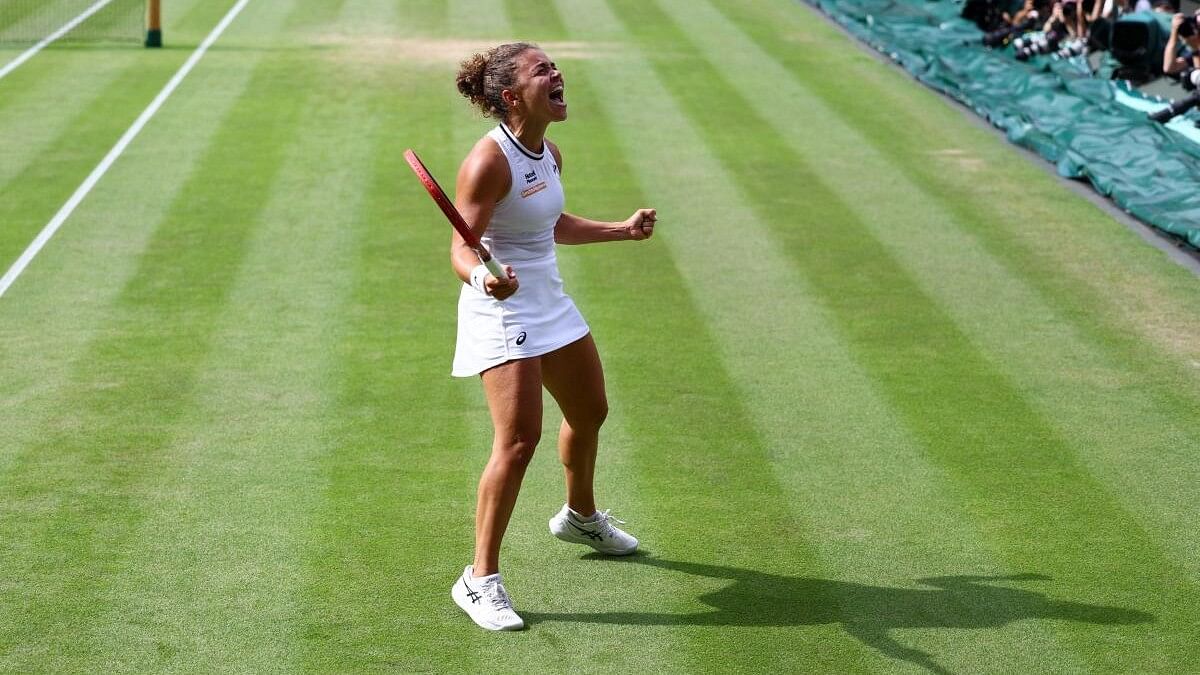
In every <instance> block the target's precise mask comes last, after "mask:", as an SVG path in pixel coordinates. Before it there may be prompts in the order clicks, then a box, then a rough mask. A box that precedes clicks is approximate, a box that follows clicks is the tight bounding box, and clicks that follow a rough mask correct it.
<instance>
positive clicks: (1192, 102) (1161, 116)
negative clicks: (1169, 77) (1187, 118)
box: [1147, 85, 1200, 124]
mask: <svg viewBox="0 0 1200 675" xmlns="http://www.w3.org/2000/svg"><path fill="white" fill-rule="evenodd" d="M1192 86H1193V87H1195V85H1192ZM1197 104H1200V92H1193V93H1192V95H1191V96H1188V97H1187V98H1185V99H1183V100H1181V101H1175V102H1174V103H1172V104H1171V105H1169V106H1167V107H1166V108H1163V109H1162V110H1159V111H1158V112H1155V113H1150V114H1149V115H1147V117H1148V118H1150V119H1151V120H1153V121H1155V122H1161V123H1163V124H1165V123H1167V122H1169V121H1170V120H1171V118H1173V117H1175V116H1177V115H1182V114H1183V113H1185V112H1187V111H1189V110H1191V109H1192V108H1195V107H1196V105H1197Z"/></svg>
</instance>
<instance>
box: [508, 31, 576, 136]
mask: <svg viewBox="0 0 1200 675" xmlns="http://www.w3.org/2000/svg"><path fill="white" fill-rule="evenodd" d="M512 94H513V96H514V97H515V99H516V100H517V101H518V102H519V103H518V105H516V106H511V105H510V108H515V110H516V111H517V112H519V113H520V114H521V115H522V116H523V117H527V118H535V119H544V120H546V121H549V122H561V121H563V120H565V119H567V100H566V98H565V97H564V95H563V78H562V73H560V72H558V66H556V65H555V64H554V62H553V61H551V60H550V57H549V56H546V52H543V51H542V50H540V49H526V50H525V51H523V52H521V54H520V55H518V56H517V82H516V84H515V85H514V86H513V89H512Z"/></svg>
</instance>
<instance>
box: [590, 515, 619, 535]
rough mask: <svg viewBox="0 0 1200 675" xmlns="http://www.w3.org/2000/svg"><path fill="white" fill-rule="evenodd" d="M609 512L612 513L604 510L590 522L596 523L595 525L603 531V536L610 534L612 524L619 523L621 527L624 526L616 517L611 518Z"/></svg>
mask: <svg viewBox="0 0 1200 675" xmlns="http://www.w3.org/2000/svg"><path fill="white" fill-rule="evenodd" d="M611 512H612V509H604V510H603V511H601V512H600V513H599V514H598V515H597V516H596V519H595V520H594V521H592V522H594V523H596V524H597V525H599V526H600V528H601V529H602V530H604V533H605V534H611V533H612V530H613V523H619V524H621V525H625V524H626V523H625V521H623V520H621V519H619V518H617V517H616V516H613V515H612V513H611Z"/></svg>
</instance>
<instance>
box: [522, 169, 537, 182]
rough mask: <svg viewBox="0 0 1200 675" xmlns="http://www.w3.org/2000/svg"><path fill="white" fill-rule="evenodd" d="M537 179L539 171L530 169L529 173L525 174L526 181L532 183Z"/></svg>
mask: <svg viewBox="0 0 1200 675" xmlns="http://www.w3.org/2000/svg"><path fill="white" fill-rule="evenodd" d="M535 180H537V171H530V172H529V173H527V174H525V182H526V183H532V182H533V181H535Z"/></svg>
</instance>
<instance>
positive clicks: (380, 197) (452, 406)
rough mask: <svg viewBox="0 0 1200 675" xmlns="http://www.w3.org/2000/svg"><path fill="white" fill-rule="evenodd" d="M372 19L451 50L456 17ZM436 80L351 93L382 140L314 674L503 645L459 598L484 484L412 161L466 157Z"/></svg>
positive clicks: (349, 368)
mask: <svg viewBox="0 0 1200 675" xmlns="http://www.w3.org/2000/svg"><path fill="white" fill-rule="evenodd" d="M372 8H373V9H372V10H370V11H368V10H367V9H366V8H362V10H363V16H364V17H365V18H366V20H367V21H377V19H376V17H378V16H379V15H380V14H382V15H383V16H386V17H389V18H390V19H391V20H390V21H385V22H384V23H383V25H384V26H385V27H386V31H385V34H386V35H387V36H388V37H396V38H399V39H402V40H421V39H432V40H436V39H441V38H443V37H444V36H445V33H444V31H445V23H446V12H447V7H446V5H445V4H444V3H423V2H404V3H400V4H395V5H394V6H392V7H386V6H384V5H380V4H375V5H372ZM351 9H354V6H348V11H350V10H351ZM373 28H374V29H375V30H378V27H377V26H376V27H373ZM359 29H361V30H363V31H364V32H365V33H367V34H369V33H370V32H371V30H369V28H368V25H363V26H360V27H359V28H357V29H354V30H359ZM430 71H431V69H430V68H429V67H428V64H426V63H424V62H419V63H414V62H411V61H400V62H397V61H394V60H386V59H385V60H382V61H377V60H367V61H365V62H364V63H363V67H362V69H361V70H357V69H356V70H355V71H354V75H353V79H352V80H351V81H352V82H353V83H355V84H356V85H358V86H361V87H362V88H363V91H364V95H365V94H366V92H370V95H369V96H365V99H364V114H369V115H371V116H372V117H374V118H376V119H377V120H378V126H377V127H376V130H375V133H374V134H373V136H372V138H371V139H370V146H371V147H372V149H373V151H372V155H371V158H370V160H369V161H370V165H369V172H370V177H369V179H368V181H367V183H366V186H365V194H364V201H363V203H362V206H361V210H360V211H359V213H358V215H357V218H356V220H357V221H358V222H359V225H358V228H357V229H358V230H359V234H358V241H359V246H358V249H357V251H355V252H354V253H353V255H354V256H355V258H356V260H355V262H354V265H353V268H352V272H353V282H352V283H353V287H352V289H351V290H350V298H349V300H348V302H347V303H346V304H345V305H344V307H343V308H342V309H341V311H340V312H339V315H340V318H339V323H340V324H341V325H343V326H344V329H343V330H344V331H345V334H346V335H347V336H348V337H349V338H352V339H347V340H346V341H345V342H344V343H343V345H342V347H341V348H339V350H338V352H337V354H336V356H337V359H338V365H337V366H336V371H335V372H334V377H333V381H332V382H331V387H332V388H333V390H334V393H335V400H334V402H333V407H332V409H331V413H330V416H329V421H328V422H327V425H326V429H325V431H324V433H323V436H324V437H325V438H326V439H327V440H326V442H327V443H328V444H329V445H330V446H331V451H330V453H329V454H328V455H327V456H326V458H325V459H324V462H323V467H322V471H323V475H324V477H325V487H324V489H323V491H322V500H323V507H322V509H321V513H320V515H319V518H318V520H317V522H316V523H315V524H314V527H313V530H312V537H311V540H310V542H309V544H308V547H307V553H306V555H305V562H306V567H307V570H308V572H307V583H306V586H305V597H306V608H305V610H304V615H305V629H304V630H305V633H304V644H303V649H304V662H305V668H306V669H308V670H318V671H331V670H334V671H336V670H344V669H346V668H350V669H355V670H364V669H385V670H402V671H406V672H413V671H431V670H447V671H448V670H461V671H467V672H470V671H475V670H479V669H480V668H481V667H482V665H481V664H483V663H484V660H483V659H484V656H483V655H482V652H481V651H480V646H479V645H478V644H477V641H478V640H479V639H488V638H492V637H494V636H489V635H486V634H482V635H481V633H482V632H481V631H480V630H479V629H478V628H477V627H476V626H475V625H474V624H473V623H471V622H470V621H469V620H467V619H466V618H465V617H463V616H461V612H460V611H459V610H458V608H457V607H455V606H454V605H453V603H452V602H451V601H450V598H449V591H450V584H451V583H452V582H453V580H454V578H455V576H456V575H457V574H458V573H460V572H461V565H462V564H465V563H464V562H463V561H464V559H469V557H466V555H464V554H466V552H467V551H469V546H470V542H471V535H470V532H471V525H472V522H471V519H470V518H469V516H468V517H466V518H462V519H458V518H456V517H455V514H456V513H460V512H462V509H461V504H469V503H471V495H472V494H473V486H474V481H475V479H476V478H477V476H476V475H475V474H474V471H475V467H474V466H473V463H468V462H467V458H468V456H469V455H470V454H471V453H473V452H475V448H473V447H472V445H471V440H470V433H469V431H468V429H467V426H466V417H465V415H466V413H465V412H464V409H465V408H467V407H469V406H468V405H467V404H466V403H465V402H464V401H463V397H462V393H461V390H460V389H458V388H457V387H456V386H454V383H453V382H452V381H451V380H450V379H449V377H448V376H447V373H448V368H449V367H448V363H449V360H448V359H449V354H450V351H449V350H450V349H451V348H452V346H453V339H454V337H453V335H454V334H453V330H454V328H453V320H454V317H453V314H452V313H451V312H449V311H447V309H446V308H448V307H449V308H452V307H453V304H454V296H453V293H454V292H455V291H456V288H454V286H453V285H452V284H448V283H447V279H446V258H445V257H444V256H443V255H431V254H430V252H431V251H440V250H445V246H446V242H447V241H448V238H449V232H448V228H447V226H445V225H444V224H443V219H442V217H441V215H440V214H439V213H438V212H437V209H436V207H435V206H434V205H433V204H432V202H430V201H429V197H428V196H427V195H426V194H425V192H424V190H423V189H422V188H421V187H420V185H419V183H417V182H416V180H415V178H413V177H412V176H411V172H410V171H409V169H408V167H407V165H405V163H404V161H403V158H402V152H403V150H404V148H406V147H410V146H412V147H417V148H418V150H419V151H420V152H421V153H422V157H423V158H424V159H425V160H426V161H427V162H429V163H431V164H436V163H439V162H443V161H445V160H446V158H448V157H449V156H450V155H451V154H453V153H452V150H451V148H450V147H449V146H450V142H449V137H450V127H449V124H448V115H447V111H448V109H447V107H446V106H447V104H448V102H447V98H446V95H445V94H446V88H445V82H444V81H439V80H437V79H435V78H433V77H431V72H430ZM414 411H421V412H420V413H419V414H414ZM484 414H486V413H484Z"/></svg>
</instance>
